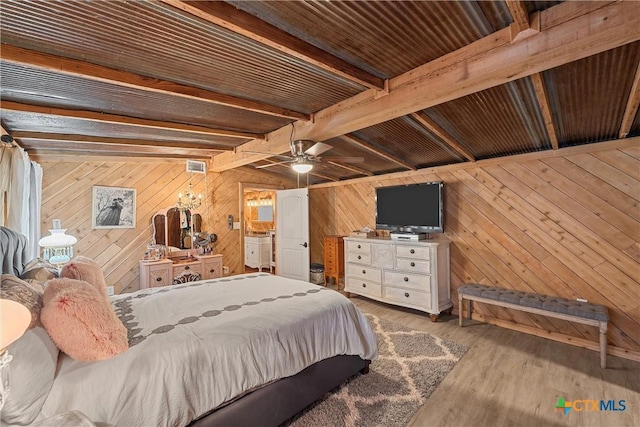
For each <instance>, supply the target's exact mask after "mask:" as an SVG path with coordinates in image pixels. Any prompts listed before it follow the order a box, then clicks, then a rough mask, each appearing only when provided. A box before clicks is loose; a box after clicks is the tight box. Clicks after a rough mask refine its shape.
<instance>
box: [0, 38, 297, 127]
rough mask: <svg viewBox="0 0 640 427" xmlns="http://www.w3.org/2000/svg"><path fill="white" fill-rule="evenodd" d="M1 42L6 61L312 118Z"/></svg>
mask: <svg viewBox="0 0 640 427" xmlns="http://www.w3.org/2000/svg"><path fill="white" fill-rule="evenodd" d="M0 46H1V49H0V57H1V58H2V60H3V61H6V62H9V63H12V64H18V65H22V66H26V67H29V68H36V69H40V70H49V71H53V72H55V73H62V74H65V75H68V76H75V77H81V78H84V79H88V80H93V81H99V82H102V83H107V84H112V85H116V86H122V87H128V88H131V89H137V90H142V91H146V92H153V93H159V94H163V95H168V96H177V97H180V98H186V99H190V100H196V101H201V102H206V103H210V104H217V105H224V106H226V107H232V108H238V109H241V110H247V111H253V112H256V113H261V114H267V115H271V116H277V117H285V118H289V119H295V120H305V121H306V120H310V115H309V114H305V113H300V112H297V111H292V110H289V109H286V108H280V107H277V106H274V105H269V104H264V103H261V102H256V101H251V100H248V99H243V98H238V97H235V96H231V95H225V94H222V93H217V92H212V91H209V90H205V89H201V88H197V87H193V86H187V85H183V84H180V83H174V82H170V81H166V80H160V79H156V78H150V77H146V76H141V75H139V74H135V73H131V72H127V71H121V70H114V69H113V68H107V67H103V66H101V65H96V64H91V63H89V62H85V61H78V60H75V59H70V58H63V57H61V56H55V55H51V54H48V53H42V52H37V51H34V50H29V49H24V48H20V47H16V46H12V45H8V44H2V45H0Z"/></svg>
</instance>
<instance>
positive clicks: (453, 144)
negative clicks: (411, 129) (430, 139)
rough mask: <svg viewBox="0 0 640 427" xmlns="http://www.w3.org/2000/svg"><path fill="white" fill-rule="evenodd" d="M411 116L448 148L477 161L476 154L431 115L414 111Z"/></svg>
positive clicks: (471, 160) (472, 160)
mask: <svg viewBox="0 0 640 427" xmlns="http://www.w3.org/2000/svg"><path fill="white" fill-rule="evenodd" d="M411 118H412V119H413V120H415V121H416V122H418V123H419V124H420V125H421V126H423V127H424V128H425V129H427V130H428V131H429V132H431V133H432V134H434V135H435V136H437V137H438V138H440V139H441V140H442V141H443V142H444V143H445V144H446V146H447V148H450V149H453V150H454V151H455V152H457V153H458V154H460V155H462V156H463V157H465V158H466V159H467V160H469V161H470V162H475V161H476V156H474V155H473V153H472V152H471V151H469V150H467V148H466V147H465V146H464V145H462V144H461V143H459V142H458V141H456V140H455V139H454V138H453V137H452V136H451V135H449V132H447V131H446V130H444V129H443V128H442V126H440V125H439V124H438V123H436V122H435V121H433V120H432V119H431V117H429V116H427V115H426V114H425V113H424V112H422V111H421V112H418V113H412V114H411Z"/></svg>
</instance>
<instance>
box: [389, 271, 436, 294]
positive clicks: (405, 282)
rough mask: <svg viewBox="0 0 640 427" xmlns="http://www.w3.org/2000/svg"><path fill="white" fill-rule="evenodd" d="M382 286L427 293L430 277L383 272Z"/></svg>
mask: <svg viewBox="0 0 640 427" xmlns="http://www.w3.org/2000/svg"><path fill="white" fill-rule="evenodd" d="M384 284H385V285H391V286H400V287H403V288H411V289H417V290H422V291H425V292H428V291H429V289H430V287H431V276H429V275H420V274H411V273H403V272H400V271H385V272H384Z"/></svg>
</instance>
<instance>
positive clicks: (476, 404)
mask: <svg viewBox="0 0 640 427" xmlns="http://www.w3.org/2000/svg"><path fill="white" fill-rule="evenodd" d="M351 300H352V301H353V303H354V304H355V305H356V306H357V307H359V308H360V309H361V310H362V311H363V312H365V313H371V314H374V315H376V316H378V317H382V318H385V319H387V320H390V321H393V322H396V323H399V324H402V325H405V326H407V327H409V328H412V329H417V330H423V331H426V332H429V333H432V334H434V335H437V336H439V337H441V338H447V339H451V340H454V341H456V342H458V343H461V344H464V345H466V346H468V347H469V350H468V351H467V353H466V354H465V355H464V357H463V358H462V360H460V362H458V363H457V364H456V366H455V367H454V369H453V370H452V371H451V372H450V373H449V375H447V377H446V378H445V379H444V381H443V382H442V383H441V384H440V385H439V386H438V388H437V389H436V390H435V392H434V393H433V394H432V395H431V396H430V397H429V399H428V400H427V402H426V403H425V404H424V405H423V406H422V407H421V408H420V410H418V412H417V413H416V415H415V416H414V417H413V419H412V420H411V422H410V423H409V425H408V427H423V426H492V427H493V426H536V427H538V426H568V425H570V426H640V363H638V362H633V361H630V360H626V359H622V358H618V357H614V356H608V358H607V364H608V366H609V368H607V369H601V368H600V362H599V353H598V352H595V351H591V350H586V349H583V348H580V347H575V346H571V345H566V344H563V343H559V342H555V341H551V340H546V339H544V338H539V337H535V336H532V335H527V334H524V333H520V332H516V331H511V330H508V329H503V328H499V327H497V326H493V325H488V324H483V323H479V322H475V321H469V320H467V321H466V323H465V325H466V326H465V327H463V328H460V327H458V323H457V322H458V319H457V317H456V316H446V315H445V316H442V317H441V318H440V320H439V321H438V322H436V323H432V322H431V321H430V320H429V318H428V316H426V315H425V314H424V313H420V312H418V311H415V310H410V309H404V308H401V307H395V306H391V305H387V304H382V303H378V302H376V301H373V300H369V299H366V298H363V297H359V296H356V297H353V298H351ZM559 397H562V398H564V399H565V401H570V402H573V401H576V400H597V401H598V404H599V401H600V400H605V401H608V400H615V401H616V406H615V407H616V409H621V406H620V405H619V402H618V401H620V400H624V401H625V402H624V404H625V407H626V409H625V410H624V411H592V410H589V409H590V407H589V406H587V409H588V410H582V411H578V410H571V411H569V413H568V414H566V415H564V414H562V413H561V412H560V411H559V410H557V409H555V405H556V403H557V401H558V398H559ZM584 406H585V405H583V404H581V403H580V404H578V408H583V407H584Z"/></svg>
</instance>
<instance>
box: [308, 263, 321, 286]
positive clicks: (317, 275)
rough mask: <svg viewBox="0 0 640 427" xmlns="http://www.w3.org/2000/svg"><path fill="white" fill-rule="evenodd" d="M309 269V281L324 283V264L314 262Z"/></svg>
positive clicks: (318, 283)
mask: <svg viewBox="0 0 640 427" xmlns="http://www.w3.org/2000/svg"><path fill="white" fill-rule="evenodd" d="M310 267H311V268H310V269H309V273H310V274H309V281H310V282H311V283H314V284H316V285H324V265H322V264H317V263H312V264H311V266H310Z"/></svg>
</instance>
